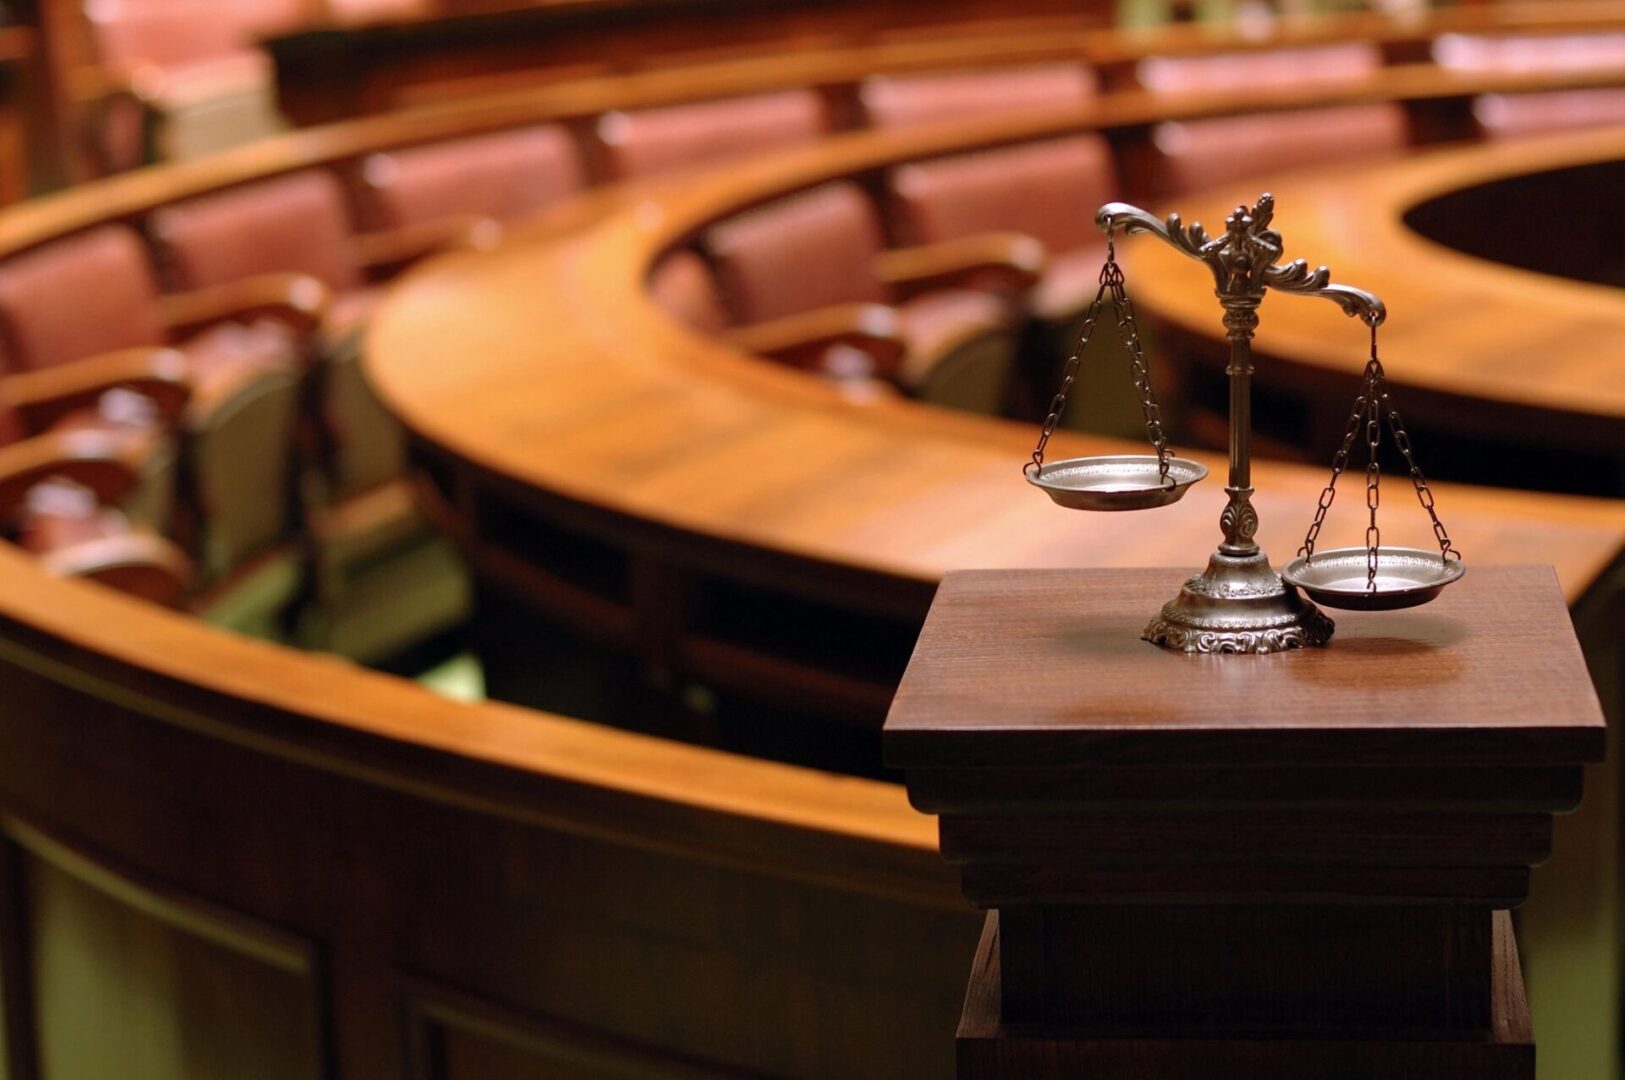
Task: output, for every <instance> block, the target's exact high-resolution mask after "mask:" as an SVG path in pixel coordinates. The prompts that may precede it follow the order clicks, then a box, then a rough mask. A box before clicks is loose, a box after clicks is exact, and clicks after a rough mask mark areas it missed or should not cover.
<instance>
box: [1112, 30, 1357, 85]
mask: <svg viewBox="0 0 1625 1080" xmlns="http://www.w3.org/2000/svg"><path fill="white" fill-rule="evenodd" d="M1381 67H1382V49H1381V48H1380V47H1379V46H1377V45H1376V44H1374V43H1372V42H1368V41H1350V42H1344V43H1342V44H1337V45H1317V46H1310V47H1306V48H1302V49H1268V50H1262V51H1256V52H1230V53H1209V54H1206V55H1203V56H1148V57H1146V58H1145V59H1143V60H1141V61H1140V62H1139V64H1138V65H1136V67H1135V77H1136V79H1137V80H1138V81H1139V83H1140V85H1141V86H1143V87H1145V88H1146V89H1147V90H1150V91H1152V92H1153V93H1158V94H1188V93H1198V92H1201V91H1217V90H1241V89H1249V88H1251V89H1256V88H1259V87H1267V86H1282V87H1287V86H1326V85H1335V84H1337V83H1345V82H1358V81H1359V80H1361V79H1364V78H1368V77H1370V76H1371V75H1372V74H1374V73H1375V72H1377V71H1378V70H1379V69H1381Z"/></svg>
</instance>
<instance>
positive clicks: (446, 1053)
mask: <svg viewBox="0 0 1625 1080" xmlns="http://www.w3.org/2000/svg"><path fill="white" fill-rule="evenodd" d="M405 1008H406V1013H407V1024H408V1025H409V1040H410V1048H411V1049H410V1051H409V1053H410V1054H411V1061H410V1062H409V1066H410V1068H411V1076H412V1078H413V1080H574V1078H577V1077H579V1078H581V1080H631V1078H635V1077H642V1076H663V1077H671V1078H672V1080H724V1078H727V1077H742V1076H745V1075H747V1074H745V1073H741V1072H739V1071H737V1070H733V1069H727V1068H723V1067H720V1066H716V1065H706V1064H701V1063H699V1062H697V1061H694V1060H690V1059H683V1058H677V1057H673V1056H671V1055H669V1054H660V1053H653V1052H650V1051H647V1050H642V1049H639V1048H637V1047H635V1046H630V1045H627V1044H625V1043H622V1042H617V1041H615V1040H612V1039H606V1038H604V1037H603V1036H602V1035H598V1034H595V1033H592V1032H589V1031H583V1030H580V1029H576V1028H571V1027H569V1026H567V1025H563V1024H559V1023H556V1022H551V1021H546V1020H540V1019H537V1018H535V1017H531V1016H522V1015H520V1014H518V1013H515V1012H513V1011H511V1010H507V1009H501V1008H497V1007H494V1006H492V1005H491V1004H490V1003H489V1002H484V1001H480V1000H478V999H474V998H470V997H469V996H467V995H466V994H460V993H457V992H456V991H450V990H447V989H445V988H442V987H434V986H430V985H427V984H424V983H416V984H413V985H411V986H409V987H408V988H407V990H406V1005H405Z"/></svg>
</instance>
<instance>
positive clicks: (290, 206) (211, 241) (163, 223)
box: [148, 169, 361, 291]
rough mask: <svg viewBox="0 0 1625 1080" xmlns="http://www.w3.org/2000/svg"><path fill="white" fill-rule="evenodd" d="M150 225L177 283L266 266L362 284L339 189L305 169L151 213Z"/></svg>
mask: <svg viewBox="0 0 1625 1080" xmlns="http://www.w3.org/2000/svg"><path fill="white" fill-rule="evenodd" d="M148 228H149V230H150V231H151V233H152V238H153V241H154V242H155V243H156V244H157V245H158V248H159V253H160V256H161V263H162V266H163V270H164V276H165V278H166V280H167V281H168V283H169V285H170V286H171V287H173V288H177V289H195V288H199V287H201V286H204V285H217V284H220V283H221V282H226V281H236V280H238V279H240V278H246V277H253V276H254V275H256V274H268V273H283V272H289V273H301V274H309V275H311V276H312V277H315V278H317V279H318V280H320V281H322V282H324V283H326V284H327V285H328V286H329V287H331V288H333V289H335V290H338V291H343V290H346V289H351V288H354V287H356V286H358V285H360V284H361V274H360V271H359V269H358V268H357V266H356V263H355V257H354V253H353V252H352V250H351V243H350V242H351V224H350V215H349V211H348V209H347V207H346V205H345V197H344V189H343V187H342V186H341V185H340V184H339V181H338V178H337V177H335V176H334V175H333V174H331V173H329V172H326V171H325V170H322V169H307V170H305V171H303V172H297V173H290V174H288V175H286V176H278V177H275V178H273V179H270V180H262V181H259V182H257V183H253V184H245V185H243V186H241V187H234V188H228V189H227V190H225V191H220V192H216V193H214V194H210V195H202V196H199V197H197V198H195V199H186V200H184V201H182V202H177V203H171V204H170V205H168V206H165V207H163V208H161V209H159V210H156V211H154V212H153V214H152V217H151V218H150V219H149V222H148Z"/></svg>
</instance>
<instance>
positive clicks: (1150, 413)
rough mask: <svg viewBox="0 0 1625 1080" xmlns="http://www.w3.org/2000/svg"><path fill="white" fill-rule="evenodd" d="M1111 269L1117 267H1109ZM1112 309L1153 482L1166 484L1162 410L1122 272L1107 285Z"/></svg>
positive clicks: (1166, 446)
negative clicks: (1152, 452) (1153, 463)
mask: <svg viewBox="0 0 1625 1080" xmlns="http://www.w3.org/2000/svg"><path fill="white" fill-rule="evenodd" d="M1112 265H1113V266H1114V267H1115V266H1116V265H1117V264H1116V263H1115V262H1113V263H1112ZM1109 284H1110V286H1111V290H1112V306H1113V307H1114V308H1116V309H1117V335H1118V337H1119V338H1121V339H1122V342H1123V347H1124V348H1126V349H1127V350H1128V355H1129V370H1130V371H1131V372H1132V374H1133V376H1134V389H1135V391H1136V392H1137V393H1138V394H1139V395H1140V413H1141V414H1142V415H1143V416H1144V417H1145V435H1146V438H1147V439H1149V440H1150V441H1151V445H1152V447H1154V448H1155V449H1156V451H1157V473H1158V479H1157V482H1158V483H1159V484H1162V485H1166V484H1167V483H1168V437H1167V435H1165V434H1164V433H1163V430H1162V406H1161V405H1159V404H1157V392H1156V391H1155V390H1153V389H1152V388H1151V369H1150V368H1149V367H1148V366H1147V365H1146V362H1145V350H1144V348H1142V347H1141V345H1140V327H1139V324H1138V323H1136V322H1135V321H1134V303H1133V301H1131V300H1130V299H1129V298H1128V291H1127V290H1126V289H1125V288H1124V287H1123V272H1122V271H1121V270H1118V272H1117V274H1116V275H1115V277H1114V278H1113V280H1112V281H1111V282H1110V283H1109Z"/></svg>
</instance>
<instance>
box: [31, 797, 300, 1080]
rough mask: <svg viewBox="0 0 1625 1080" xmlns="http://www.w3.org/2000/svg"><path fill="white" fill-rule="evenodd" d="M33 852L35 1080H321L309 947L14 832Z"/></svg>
mask: <svg viewBox="0 0 1625 1080" xmlns="http://www.w3.org/2000/svg"><path fill="white" fill-rule="evenodd" d="M6 833H7V841H8V842H10V843H12V844H15V845H17V846H18V847H19V848H20V849H21V850H22V852H23V854H22V856H21V857H20V859H19V861H18V865H19V869H20V872H21V875H22V878H23V890H22V891H23V896H22V898H21V901H22V903H21V906H22V911H21V912H20V913H19V916H18V917H19V918H21V919H22V920H24V922H25V924H26V935H27V938H28V941H29V944H30V952H29V955H28V957H27V960H26V963H27V970H28V971H29V973H30V980H29V987H28V989H29V991H30V993H31V998H32V1000H31V1001H30V1002H29V1004H28V1011H29V1013H30V1014H31V1017H32V1020H33V1023H34V1027H35V1037H34V1047H35V1053H36V1055H37V1056H36V1062H37V1067H38V1075H39V1076H41V1077H43V1078H47V1080H49V1078H52V1077H63V1078H71V1077H81V1076H120V1077H129V1078H131V1080H147V1078H150V1080H169V1078H172V1077H179V1076H231V1077H241V1078H243V1080H255V1078H263V1080H297V1078H299V1077H310V1078H315V1077H319V1076H322V1075H324V1071H325V1070H324V1067H323V1059H324V1056H325V1054H324V1047H323V1035H322V1015H321V1008H320V1002H321V1000H322V996H323V989H322V986H321V984H320V974H319V972H318V970H317V966H316V962H315V955H314V954H315V950H314V947H313V946H312V945H311V943H309V942H305V941H300V940H298V939H296V938H290V937H289V936H288V935H285V934H282V933H279V932H277V931H275V930H272V929H270V928H268V927H264V926H260V925H256V924H254V923H252V922H251V921H249V920H246V919H244V918H242V917H240V916H237V915H234V914H231V913H228V912H225V911H221V910H217V909H214V908H213V907H212V906H210V905H206V904H203V903H200V902H198V901H197V900H196V899H194V898H191V897H186V896H182V895H178V894H174V893H168V892H165V891H159V890H154V889H152V888H148V887H146V886H144V885H142V884H139V883H137V882H135V881H132V880H130V879H129V878H128V877H126V876H124V875H123V874H121V873H119V872H118V871H115V870H113V869H111V868H109V867H107V866H105V865H101V864H99V863H98V862H96V861H94V860H93V859H91V858H89V857H87V856H85V855H83V854H82V853H79V852H76V851H74V850H72V849H70V848H69V847H67V846H66V845H63V844H61V843H60V842H58V841H56V840H54V839H51V838H49V837H47V836H45V835H44V834H42V833H40V832H38V831H36V830H34V829H32V828H30V827H28V826H25V825H22V824H20V823H18V822H17V821H15V820H12V821H9V822H8V827H7V829H6Z"/></svg>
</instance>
